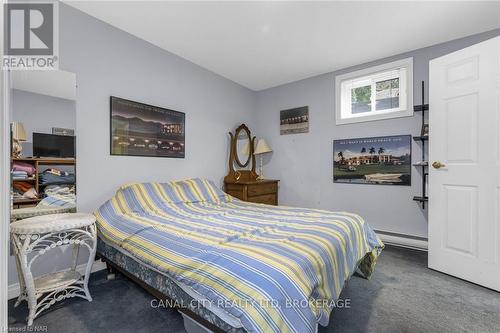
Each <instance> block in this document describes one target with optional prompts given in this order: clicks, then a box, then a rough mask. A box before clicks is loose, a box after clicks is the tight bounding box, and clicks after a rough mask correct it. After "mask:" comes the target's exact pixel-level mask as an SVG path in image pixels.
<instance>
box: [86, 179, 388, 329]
mask: <svg viewBox="0 0 500 333" xmlns="http://www.w3.org/2000/svg"><path fill="white" fill-rule="evenodd" d="M95 215H96V217H97V223H98V230H99V236H100V237H102V238H103V239H104V240H105V241H107V242H108V243H112V244H113V245H114V246H115V247H121V248H122V249H124V250H125V251H127V252H129V253H130V254H132V255H133V256H135V257H137V258H138V259H139V260H141V261H143V262H145V263H147V264H149V265H152V266H153V267H155V268H157V269H158V270H160V271H163V272H166V273H168V274H169V275H170V276H172V277H173V278H174V279H176V280H178V281H179V282H182V283H184V284H186V285H188V286H190V287H192V288H193V289H195V290H196V291H197V292H199V293H200V294H202V295H203V296H204V297H205V298H206V299H207V300H209V301H210V302H212V303H213V304H216V305H217V306H219V307H223V308H224V310H226V311H227V312H229V313H230V314H232V315H233V316H235V317H237V318H239V319H240V321H241V323H242V325H243V327H244V329H245V330H246V331H248V332H266V333H267V332H299V333H306V332H315V330H316V326H317V324H318V323H319V324H321V325H323V326H326V325H327V324H328V320H329V314H330V311H331V309H332V307H333V306H335V303H334V302H333V301H334V300H336V299H338V297H339V295H340V292H341V290H342V288H343V286H344V283H345V281H346V280H347V279H348V278H349V277H350V276H351V275H352V274H353V273H354V271H356V269H357V270H358V272H360V273H361V274H363V275H364V276H365V277H369V275H370V274H371V272H372V270H373V267H374V265H375V261H376V258H377V255H378V254H379V253H380V251H381V249H382V248H383V244H382V242H381V241H380V240H379V239H378V237H377V236H376V235H375V233H374V232H373V230H372V229H371V228H370V226H369V225H368V224H367V223H366V222H365V221H364V220H363V219H362V218H361V217H359V216H357V215H355V214H351V213H344V212H343V213H339V212H329V211H322V210H314V209H303V208H293V207H283V206H278V207H276V206H268V205H262V204H253V203H248V202H243V201H240V200H237V199H235V198H233V197H231V196H229V195H227V194H225V193H224V192H222V191H221V190H220V189H218V188H217V187H216V186H215V185H214V184H213V183H212V182H210V181H207V180H203V179H190V180H184V181H177V182H170V183H142V184H130V185H127V186H122V187H121V188H120V189H119V190H118V191H117V193H116V195H115V196H114V197H113V198H112V199H110V200H109V201H107V202H106V203H104V204H103V205H102V206H101V207H100V208H99V209H98V211H96V212H95Z"/></svg>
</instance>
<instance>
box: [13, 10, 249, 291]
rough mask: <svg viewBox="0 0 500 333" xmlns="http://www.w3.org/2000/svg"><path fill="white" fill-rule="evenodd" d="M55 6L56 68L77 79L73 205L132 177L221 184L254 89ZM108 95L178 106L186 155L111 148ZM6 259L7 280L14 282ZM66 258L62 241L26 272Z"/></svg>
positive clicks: (85, 208)
mask: <svg viewBox="0 0 500 333" xmlns="http://www.w3.org/2000/svg"><path fill="white" fill-rule="evenodd" d="M59 10H60V11H59V15H60V27H59V34H60V43H59V45H60V59H61V66H60V68H61V69H63V70H66V71H70V72H73V73H76V81H77V99H76V132H77V134H78V138H77V142H76V145H77V147H76V154H77V156H76V159H77V193H78V200H77V205H78V210H79V211H81V212H93V211H94V210H96V209H97V208H98V207H99V206H100V205H101V204H102V203H104V201H105V200H107V199H109V198H110V197H111V196H112V195H113V194H114V193H115V191H116V189H117V188H118V186H120V185H122V184H124V183H127V182H132V181H168V180H174V179H181V178H187V177H206V178H209V179H212V180H214V181H216V182H217V183H218V184H219V185H222V179H223V177H224V176H225V175H226V172H227V169H226V168H227V162H226V161H227V158H228V146H229V140H228V138H229V135H228V131H230V130H232V129H234V128H235V127H236V126H237V125H239V124H240V123H242V122H245V123H247V124H249V126H250V128H252V127H253V124H252V122H251V120H252V116H253V111H254V109H255V93H254V92H253V91H251V90H249V89H247V88H244V87H242V86H240V85H238V84H236V83H234V82H232V81H229V80H227V79H225V78H223V77H221V76H219V75H216V74H214V73H212V72H210V71H208V70H206V69H203V68H201V67H199V66H197V65H195V64H193V63H191V62H189V61H187V60H184V59H182V58H179V57H177V56H175V55H173V54H171V53H169V52H166V51H164V50H162V49H160V48H158V47H156V46H153V45H151V44H149V43H147V42H145V41H143V40H141V39H138V38H136V37H134V36H132V35H130V34H128V33H126V32H124V31H122V30H119V29H117V28H114V27H112V26H110V25H108V24H106V23H103V22H102V21H99V20H97V19H95V18H93V17H91V16H88V15H87V14H84V13H82V12H80V11H78V10H76V9H73V8H72V7H69V6H67V5H64V4H62V3H61V4H60V7H59ZM18 94H19V93H18V92H14V96H15V95H18ZM111 95H113V96H119V97H123V98H127V99H131V100H135V101H138V102H144V103H147V104H152V105H157V106H162V107H166V108H170V109H174V110H178V111H182V112H185V113H186V158H184V159H174V158H152V157H124V156H110V155H109V116H110V115H109V97H110V96H111ZM23 100H24V98H23ZM14 102H15V104H16V105H21V103H23V102H22V101H21V102H20V101H18V102H16V101H14ZM25 102H26V103H28V101H25ZM14 108H15V106H14ZM14 119H16V116H14ZM43 124H47V122H43ZM40 125H41V126H42V124H40ZM43 126H45V125H43ZM51 126H52V125H51ZM51 126H50V127H51ZM84 253H85V251H82V258H84ZM13 259H14V258H13V257H10V260H9V285H11V284H13V283H16V282H17V275H16V269H15V262H14V260H13ZM70 259H71V249H69V248H63V249H62V250H61V251H59V250H58V251H57V252H56V253H54V255H49V256H46V257H45V258H43V259H42V260H41V261H40V262H39V263H38V264H37V265H36V267H34V269H33V272H34V274H35V275H40V274H43V273H46V272H51V271H52V272H53V271H58V270H61V269H64V268H68V267H70V263H71V260H70ZM82 262H83V261H82V260H80V263H82Z"/></svg>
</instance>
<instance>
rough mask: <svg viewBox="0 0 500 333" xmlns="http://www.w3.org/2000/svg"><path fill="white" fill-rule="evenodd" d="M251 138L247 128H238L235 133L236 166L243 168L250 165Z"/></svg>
mask: <svg viewBox="0 0 500 333" xmlns="http://www.w3.org/2000/svg"><path fill="white" fill-rule="evenodd" d="M251 142H252V138H251V137H250V131H249V130H248V129H247V128H238V131H237V132H236V152H235V155H236V156H235V160H236V163H237V164H238V166H240V167H241V168H245V167H246V166H247V165H248V164H249V163H250V157H251V154H250V144H251Z"/></svg>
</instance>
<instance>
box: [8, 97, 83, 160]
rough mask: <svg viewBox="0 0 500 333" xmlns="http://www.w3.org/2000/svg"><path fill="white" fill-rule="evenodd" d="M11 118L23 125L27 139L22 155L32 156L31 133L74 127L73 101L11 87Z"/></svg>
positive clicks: (74, 112) (74, 109)
mask: <svg viewBox="0 0 500 333" xmlns="http://www.w3.org/2000/svg"><path fill="white" fill-rule="evenodd" d="M11 107H12V120H13V121H20V122H22V123H23V125H24V129H25V130H26V134H27V136H28V140H27V141H26V142H23V143H22V146H23V156H32V153H33V143H32V133H33V132H38V133H52V127H62V128H71V129H75V128H76V106H75V101H71V100H67V99H63V98H57V97H52V96H46V95H40V94H36V93H32V92H28V91H23V90H17V89H13V91H12V100H11Z"/></svg>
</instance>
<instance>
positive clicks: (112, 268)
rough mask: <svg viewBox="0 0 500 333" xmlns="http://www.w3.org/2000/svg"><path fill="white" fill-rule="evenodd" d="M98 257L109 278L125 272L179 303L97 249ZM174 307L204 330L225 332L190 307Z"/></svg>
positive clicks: (149, 289)
mask: <svg viewBox="0 0 500 333" xmlns="http://www.w3.org/2000/svg"><path fill="white" fill-rule="evenodd" d="M97 259H100V260H101V261H103V262H104V263H106V270H107V272H108V275H107V279H108V280H112V279H114V278H115V274H116V272H119V273H121V274H123V275H124V276H126V277H127V278H128V279H130V280H132V281H133V282H134V283H136V284H137V285H139V286H140V287H142V288H143V289H145V290H146V291H147V292H148V293H150V294H151V295H153V296H154V297H156V298H157V299H159V300H164V301H170V302H171V303H170V304H177V302H175V299H172V298H171V297H169V296H167V295H165V294H164V293H162V292H161V291H159V290H157V289H155V288H153V287H152V286H150V285H149V284H147V283H146V282H144V281H142V280H141V279H139V278H138V277H136V276H135V275H134V274H132V273H130V272H128V271H127V270H126V269H124V268H122V267H120V266H119V265H117V264H116V263H114V262H113V261H111V260H110V259H108V258H106V257H105V256H104V255H103V254H102V253H100V252H99V251H97V253H96V260H97ZM174 308H175V309H176V310H177V311H179V312H181V314H182V315H183V317H184V316H187V317H189V318H190V319H191V320H192V321H194V322H196V323H197V324H198V325H200V326H202V327H203V329H202V331H203V330H204V331H205V332H214V333H223V332H225V331H224V330H223V329H221V328H219V327H218V326H216V325H214V324H212V323H211V322H209V321H208V320H206V319H204V318H202V317H200V316H199V315H198V314H196V313H194V312H193V311H191V310H190V309H188V308H184V307H178V306H175V307H174ZM183 319H184V326H186V322H185V320H186V319H185V318H183ZM186 331H188V332H192V330H189V329H188V328H187V327H186Z"/></svg>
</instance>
